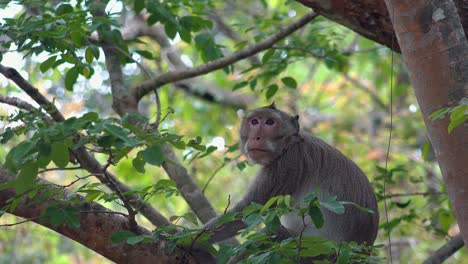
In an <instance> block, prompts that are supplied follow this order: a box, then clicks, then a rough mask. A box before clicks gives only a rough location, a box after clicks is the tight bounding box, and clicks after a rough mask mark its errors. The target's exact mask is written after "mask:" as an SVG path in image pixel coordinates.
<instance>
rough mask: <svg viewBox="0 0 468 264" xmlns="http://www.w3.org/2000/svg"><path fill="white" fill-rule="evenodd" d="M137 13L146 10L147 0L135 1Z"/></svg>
mask: <svg viewBox="0 0 468 264" xmlns="http://www.w3.org/2000/svg"><path fill="white" fill-rule="evenodd" d="M133 8H134V9H135V13H140V12H141V10H143V8H145V0H135V5H134V7H133Z"/></svg>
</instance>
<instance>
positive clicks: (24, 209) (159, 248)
mask: <svg viewBox="0 0 468 264" xmlns="http://www.w3.org/2000/svg"><path fill="white" fill-rule="evenodd" d="M11 179H12V178H11V177H10V176H8V174H7V172H6V171H5V170H3V169H2V168H1V167H0V184H2V183H5V182H8V181H9V180H11ZM39 184H46V185H48V186H47V188H45V189H42V190H41V191H39V192H38V193H37V195H36V196H35V197H33V198H28V197H25V198H24V199H23V200H22V201H21V202H20V204H19V205H18V206H17V207H16V209H15V210H14V211H13V212H9V213H11V214H14V215H16V216H19V217H23V218H26V219H30V220H31V221H33V222H36V223H38V224H40V225H43V226H45V227H47V228H49V229H51V230H54V231H55V232H57V233H60V234H62V235H64V236H66V237H68V238H71V239H73V240H75V241H77V242H79V243H81V244H83V245H84V246H86V247H87V248H89V249H92V250H94V251H95V252H97V253H99V254H100V255H102V256H104V257H106V258H108V259H110V260H112V261H114V262H116V263H161V264H162V263H196V261H195V260H194V259H193V258H192V257H191V256H190V255H189V253H188V252H186V251H183V250H181V249H176V250H175V251H174V253H172V254H171V255H168V254H167V247H166V243H165V241H163V240H159V241H158V242H154V243H151V244H145V243H140V244H137V245H129V244H126V243H120V244H113V243H112V242H111V240H110V236H111V235H112V233H114V232H118V231H132V232H134V233H137V234H150V232H149V231H148V230H146V229H144V228H142V227H140V226H138V227H137V228H136V229H135V228H133V229H131V228H130V226H131V225H130V223H129V221H128V218H127V217H125V216H123V215H121V214H116V213H115V212H113V211H110V210H108V209H107V208H105V207H103V206H101V205H100V204H98V203H94V202H91V203H88V202H85V199H84V198H83V197H82V196H80V195H76V194H72V193H71V192H70V191H67V190H66V189H62V188H59V187H56V186H54V185H53V184H51V183H49V182H47V181H45V180H39ZM51 190H54V193H57V194H60V195H61V197H60V198H67V199H69V198H70V196H73V197H74V198H77V199H79V200H80V201H82V202H81V203H79V204H76V203H74V204H71V203H65V202H61V203H59V206H63V207H67V206H73V207H75V208H78V209H79V210H80V212H81V213H80V216H79V218H80V219H79V221H80V227H79V228H75V227H71V226H68V225H67V224H61V225H59V226H57V227H54V226H52V225H50V224H48V223H43V222H41V221H39V219H40V216H41V214H42V213H43V211H44V210H45V209H46V208H48V207H49V206H50V205H55V203H56V199H47V198H46V199H44V201H42V200H43V199H42V198H45V197H50V191H51ZM15 196H16V193H15V191H14V189H6V190H2V191H1V192H0V207H3V206H4V205H5V204H6V203H7V202H8V200H9V199H11V198H13V197H15ZM38 201H42V202H38ZM31 204H34V206H32V205H31Z"/></svg>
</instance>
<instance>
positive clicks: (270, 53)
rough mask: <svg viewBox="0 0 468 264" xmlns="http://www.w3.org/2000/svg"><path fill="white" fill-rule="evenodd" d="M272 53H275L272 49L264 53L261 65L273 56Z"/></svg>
mask: <svg viewBox="0 0 468 264" xmlns="http://www.w3.org/2000/svg"><path fill="white" fill-rule="evenodd" d="M274 53H275V50H274V49H270V50H268V51H267V52H265V54H264V55H263V57H262V63H263V64H266V63H267V62H268V61H269V60H270V58H271V56H273V54H274Z"/></svg>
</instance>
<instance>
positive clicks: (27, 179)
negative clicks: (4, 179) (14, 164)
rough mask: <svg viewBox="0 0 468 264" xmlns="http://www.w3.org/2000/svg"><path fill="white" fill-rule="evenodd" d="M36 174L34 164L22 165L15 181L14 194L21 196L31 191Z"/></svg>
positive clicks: (35, 165) (36, 169)
mask: <svg viewBox="0 0 468 264" xmlns="http://www.w3.org/2000/svg"><path fill="white" fill-rule="evenodd" d="M37 173H38V167H37V164H36V163H34V162H28V163H26V164H24V165H23V166H22V168H21V171H20V173H19V174H18V177H17V178H16V180H15V187H16V194H22V193H24V192H26V191H28V190H29V189H31V187H33V186H34V184H35V183H36V178H37Z"/></svg>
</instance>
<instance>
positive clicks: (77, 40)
mask: <svg viewBox="0 0 468 264" xmlns="http://www.w3.org/2000/svg"><path fill="white" fill-rule="evenodd" d="M70 38H71V40H72V42H73V44H75V46H77V47H78V48H79V47H81V46H83V44H84V38H83V34H82V33H81V32H80V31H71V32H70Z"/></svg>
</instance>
